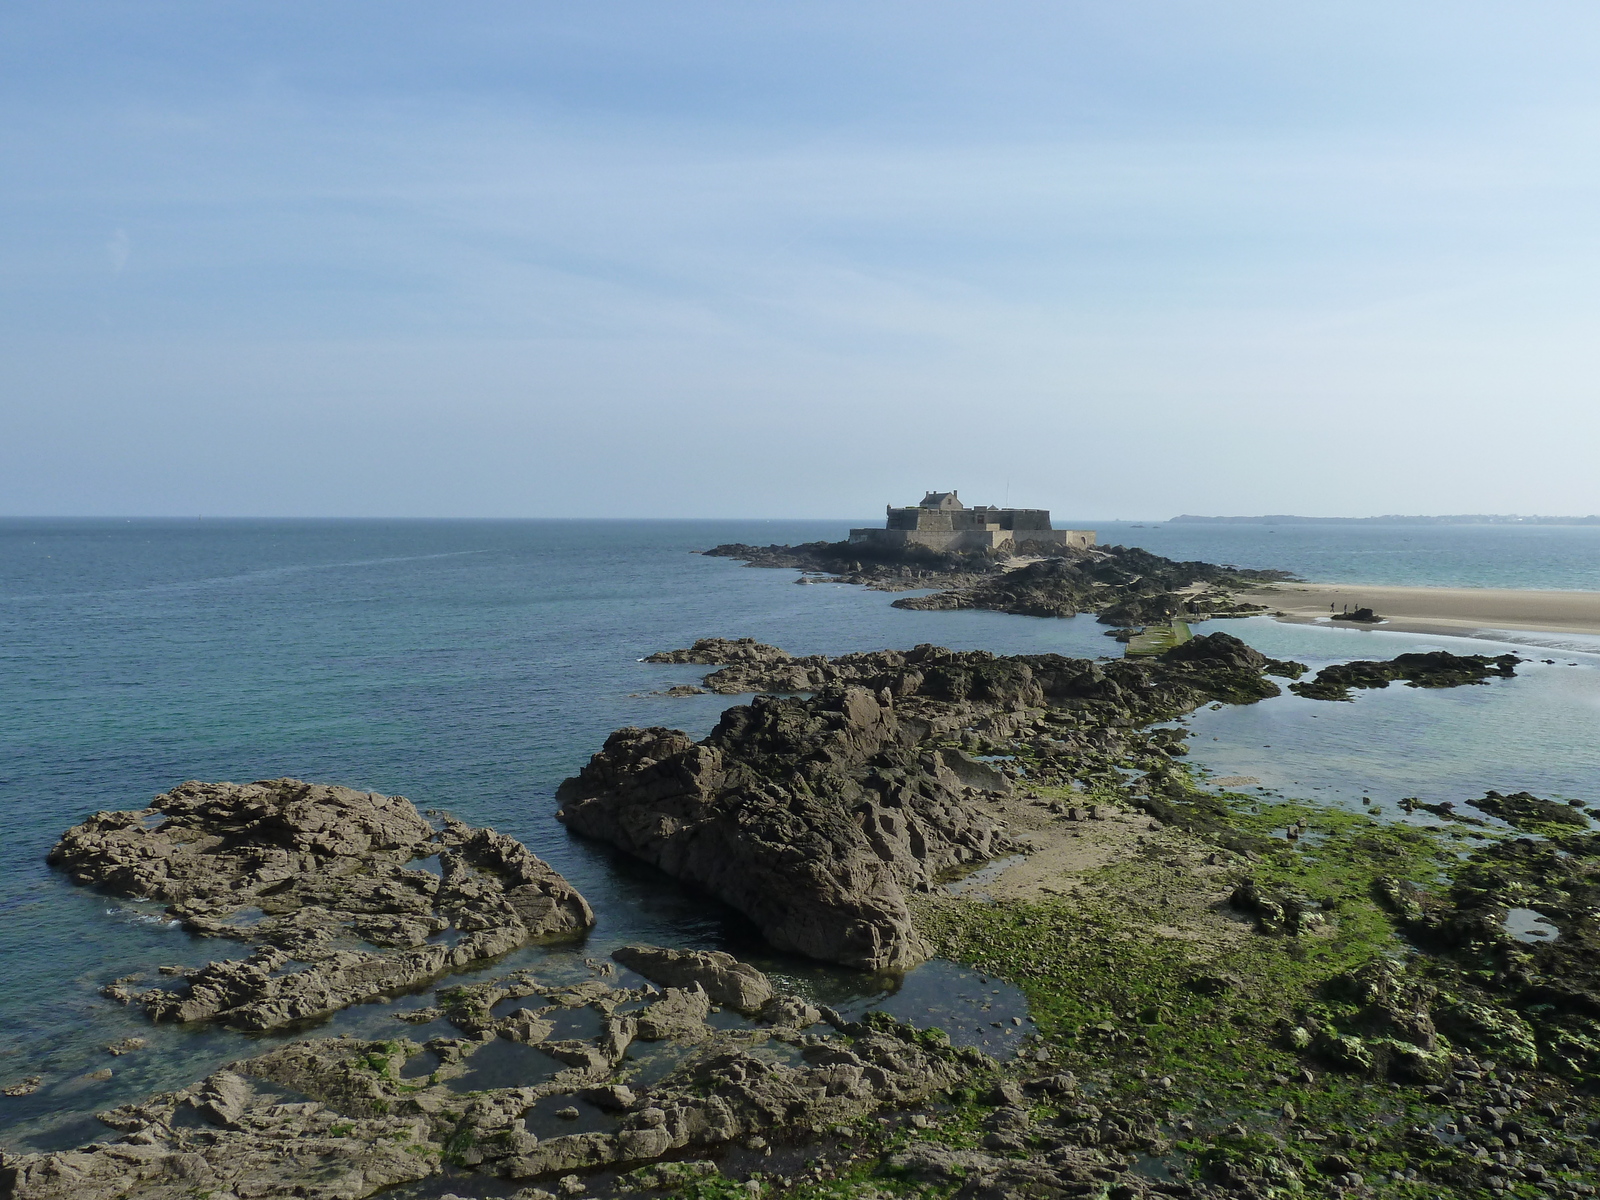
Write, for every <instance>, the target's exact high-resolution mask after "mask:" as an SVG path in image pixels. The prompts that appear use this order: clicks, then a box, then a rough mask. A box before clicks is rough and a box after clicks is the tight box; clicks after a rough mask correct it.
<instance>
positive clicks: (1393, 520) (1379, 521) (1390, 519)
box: [1167, 513, 1600, 525]
mask: <svg viewBox="0 0 1600 1200" xmlns="http://www.w3.org/2000/svg"><path fill="white" fill-rule="evenodd" d="M1167 523H1168V524H1170V525H1600V516H1597V515H1593V514H1591V515H1590V516H1587V517H1523V516H1518V515H1517V514H1515V513H1460V514H1456V515H1453V516H1444V517H1407V516H1400V515H1397V514H1390V515H1388V516H1382V517H1296V516H1290V515H1287V514H1278V515H1273V516H1266V517H1199V516H1195V515H1194V514H1193V513H1184V514H1183V515H1182V516H1181V517H1173V518H1172V519H1171V520H1170V521H1168V522H1167Z"/></svg>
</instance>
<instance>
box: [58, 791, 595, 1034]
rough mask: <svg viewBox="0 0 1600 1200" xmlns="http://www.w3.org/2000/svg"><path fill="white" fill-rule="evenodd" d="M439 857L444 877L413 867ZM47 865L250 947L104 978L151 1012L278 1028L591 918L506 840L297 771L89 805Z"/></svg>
mask: <svg viewBox="0 0 1600 1200" xmlns="http://www.w3.org/2000/svg"><path fill="white" fill-rule="evenodd" d="M433 856H437V857H438V861H439V865H440V871H439V873H434V872H432V871H429V870H420V869H416V868H414V867H413V866H412V865H411V864H413V863H414V862H416V861H418V860H426V859H429V858H431V857H433ZM49 861H50V862H51V863H52V865H54V866H56V867H58V868H60V869H61V870H63V871H66V872H67V873H68V874H70V875H71V876H72V878H73V879H74V880H75V881H76V882H78V883H80V884H90V885H94V886H96V887H100V888H102V889H104V890H106V891H109V892H113V893H116V894H119V895H124V896H134V897H139V898H143V899H150V900H159V901H164V902H166V903H167V904H168V905H169V909H168V911H169V912H170V913H171V914H172V915H174V916H175V917H177V918H179V919H180V920H181V921H182V922H183V925H184V928H186V929H187V930H188V931H189V932H190V933H193V934H197V935H199V936H202V937H221V938H227V939H230V940H232V941H237V942H243V943H246V944H248V945H251V946H254V947H255V950H254V952H253V953H252V954H250V955H248V956H247V957H244V958H241V959H232V960H219V961H216V962H211V963H208V964H206V965H204V966H202V967H199V968H195V969H183V970H182V972H181V975H180V976H179V978H180V979H181V981H182V982H181V983H180V985H179V986H178V987H177V988H171V989H169V988H153V989H150V990H147V991H143V992H135V991H134V990H133V989H132V988H131V987H130V986H128V984H127V983H126V982H125V981H118V982H117V983H116V984H114V985H112V986H110V987H108V988H107V989H106V994H107V995H109V996H112V997H113V998H116V999H121V1000H124V1001H134V1002H138V1003H140V1004H142V1005H143V1006H144V1007H145V1009H146V1010H147V1011H148V1012H149V1013H150V1015H151V1016H152V1018H154V1019H156V1020H170V1021H202V1020H218V1021H222V1022H225V1023H227V1024H229V1025H232V1026H235V1027H237V1028H242V1029H257V1030H260V1029H274V1028H278V1027H280V1026H283V1025H286V1024H289V1023H291V1022H295V1021H301V1020H306V1019H308V1018H313V1017H318V1016H322V1015H325V1014H327V1013H330V1012H333V1011H336V1010H337V1009H340V1008H343V1007H345V1006H346V1005H349V1004H354V1003H357V1002H360V1001H364V1000H370V999H373V998H375V997H377V996H380V995H383V994H385V993H387V992H391V991H394V990H397V989H401V988H406V987H410V986H413V985H415V984H417V983H420V982H423V981H425V980H428V979H431V978H433V977H435V976H438V975H441V974H443V973H445V972H447V971H451V970H459V969H460V968H463V967H466V966H469V965H471V964H473V963H477V962H481V961H483V960H484V959H488V958H492V957H494V956H496V955H500V954H504V953H506V952H507V951H509V950H513V949H515V948H516V947H517V946H520V945H522V944H523V943H525V942H527V941H530V940H533V939H548V938H555V937H563V936H569V935H572V934H576V933H579V932H581V931H582V930H584V929H586V928H588V927H589V926H590V925H592V924H593V923H594V914H593V913H592V912H591V911H590V909H589V905H588V904H587V903H586V902H585V901H584V899H583V897H582V896H580V895H579V894H578V892H577V890H576V889H574V888H573V887H572V886H571V885H570V884H568V883H567V881H566V880H565V879H563V878H562V877H561V876H560V875H559V874H557V873H556V872H555V871H554V870H553V869H552V868H551V867H550V866H548V865H547V864H546V863H544V862H543V861H541V860H540V859H539V858H537V857H535V856H534V855H533V854H532V853H530V852H529V851H528V849H527V848H526V847H525V846H523V845H522V844H521V843H520V842H518V841H516V840H515V839H513V838H509V837H506V836H505V835H504V834H500V833H496V832H495V831H494V830H492V829H473V828H470V827H468V826H466V825H464V824H462V823H461V822H459V821H453V820H446V822H445V827H444V828H443V829H442V830H439V831H437V832H436V831H435V830H434V828H433V827H432V826H431V825H430V824H429V823H428V822H427V821H426V820H424V819H423V817H422V816H421V814H419V813H418V812H417V810H416V809H415V808H414V807H412V805H411V804H410V802H409V801H407V800H406V799H404V798H403V797H400V796H381V795H378V794H376V793H371V792H357V791H353V790H351V789H350V788H342V787H329V786H325V785H322V784H310V783H302V782H300V781H299V780H293V779H274V780H266V781H263V782H260V783H253V784H233V783H197V782H191V783H186V784H183V785H182V786H181V787H177V788H174V789H173V790H172V791H170V792H167V793H165V794H164V795H161V796H158V797H156V799H155V801H154V802H153V803H152V805H151V807H150V808H148V809H144V810H142V811H138V812H101V813H96V814H95V815H94V816H93V817H91V818H89V820H87V821H85V822H84V823H83V824H81V825H78V826H75V827H74V828H72V829H69V830H68V831H67V832H66V833H65V834H64V835H63V836H62V839H61V841H60V842H59V843H58V844H57V845H56V847H55V848H54V849H53V850H52V851H51V852H50V856H49ZM451 930H454V931H455V933H456V934H457V935H459V936H458V940H456V941H455V942H454V944H451V943H449V942H447V941H446V940H445V935H446V934H447V933H448V932H449V931H451ZM356 940H359V941H364V942H366V943H368V944H369V945H372V946H374V947H377V949H375V950H372V951H368V950H358V949H351V948H348V946H349V943H350V942H351V941H356ZM340 942H343V943H344V945H340V944H339V943H340Z"/></svg>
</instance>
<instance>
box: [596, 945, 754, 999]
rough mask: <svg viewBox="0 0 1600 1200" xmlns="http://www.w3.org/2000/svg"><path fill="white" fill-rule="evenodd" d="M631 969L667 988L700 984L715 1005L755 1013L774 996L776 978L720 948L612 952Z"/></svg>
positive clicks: (642, 948) (625, 948)
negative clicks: (772, 978)
mask: <svg viewBox="0 0 1600 1200" xmlns="http://www.w3.org/2000/svg"><path fill="white" fill-rule="evenodd" d="M611 957H612V958H614V959H616V960H617V961H618V962H619V963H621V964H622V965H623V966H625V967H627V968H628V969H629V970H632V971H636V972H638V973H639V974H640V975H643V976H644V977H645V978H646V979H648V980H650V982H651V983H659V984H661V985H662V986H663V987H687V986H688V985H689V984H694V983H698V984H699V985H700V986H701V988H703V989H704V990H705V993H706V995H708V996H710V997H711V1001H712V1003H713V1004H726V1005H728V1006H729V1007H730V1008H737V1009H740V1010H741V1011H743V1012H754V1011H756V1010H757V1009H759V1008H760V1007H761V1006H762V1005H763V1004H765V1003H766V1002H767V1001H768V1000H770V999H772V981H771V980H769V979H768V978H767V977H766V976H765V975H763V974H762V973H761V972H760V971H758V970H756V969H755V968H754V967H752V966H750V965H749V964H747V963H742V962H740V961H739V960H738V959H737V958H735V957H733V955H731V954H724V953H722V952H721V951H719V950H664V949H662V948H661V947H659V946H623V947H621V948H619V949H617V950H613V951H612V952H611Z"/></svg>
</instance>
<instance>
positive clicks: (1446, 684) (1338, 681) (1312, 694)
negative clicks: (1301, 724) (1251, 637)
mask: <svg viewBox="0 0 1600 1200" xmlns="http://www.w3.org/2000/svg"><path fill="white" fill-rule="evenodd" d="M1521 661H1523V660H1522V659H1520V658H1518V657H1517V656H1516V655H1515V654H1500V655H1496V656H1494V657H1490V656H1489V655H1487V654H1451V653H1450V652H1449V651H1448V650H1430V651H1428V652H1427V653H1425V654H1397V655H1395V656H1394V657H1393V658H1391V659H1384V660H1379V661H1375V662H1374V661H1365V660H1363V661H1358V662H1347V663H1336V664H1334V665H1333V666H1331V667H1323V668H1322V670H1320V671H1318V672H1317V675H1316V678H1314V679H1309V680H1306V681H1305V682H1304V683H1296V684H1291V685H1290V690H1291V691H1293V692H1294V693H1295V694H1296V695H1299V696H1304V697H1306V699H1308V700H1350V699H1352V698H1353V697H1352V696H1351V695H1350V689H1351V688H1386V687H1388V686H1389V684H1390V683H1391V682H1393V681H1395V680H1404V681H1405V682H1406V684H1407V686H1409V687H1416V688H1450V687H1460V686H1462V685H1463V684H1470V683H1488V682H1489V680H1490V679H1491V678H1496V677H1498V678H1501V679H1509V678H1511V677H1512V676H1514V675H1515V674H1516V673H1517V670H1516V668H1517V664H1518V663H1519V662H1521Z"/></svg>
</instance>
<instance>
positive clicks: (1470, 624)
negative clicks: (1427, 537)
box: [1245, 583, 1600, 636]
mask: <svg viewBox="0 0 1600 1200" xmlns="http://www.w3.org/2000/svg"><path fill="white" fill-rule="evenodd" d="M1245 595H1246V598H1248V599H1249V600H1251V601H1252V602H1253V603H1256V604H1265V605H1266V606H1267V607H1268V608H1270V609H1272V610H1273V611H1274V612H1278V613H1280V614H1281V619H1283V620H1286V621H1300V622H1310V621H1315V620H1318V619H1319V618H1320V619H1322V620H1327V618H1328V617H1329V616H1330V615H1331V614H1332V613H1335V612H1340V611H1342V610H1343V609H1344V607H1345V606H1346V605H1348V606H1349V607H1350V608H1351V609H1352V610H1354V609H1357V608H1370V609H1372V610H1373V611H1374V612H1376V613H1377V614H1378V615H1379V616H1380V617H1383V618H1385V620H1384V623H1383V624H1381V625H1355V624H1354V623H1351V625H1352V627H1354V628H1357V629H1389V630H1396V631H1399V632H1402V633H1435V634H1454V635H1456V636H1470V635H1472V634H1474V633H1478V632H1480V631H1486V630H1497V629H1506V630H1526V631H1529V632H1535V633H1587V634H1595V635H1600V592H1536V591H1520V590H1515V589H1511V588H1440V587H1383V586H1369V585H1366V584H1358V583H1280V584H1273V585H1272V586H1270V587H1264V588H1258V589H1256V590H1255V591H1252V592H1248V593H1245ZM1330 605H1331V606H1332V607H1331V609H1330V607H1329V606H1330ZM1336 624H1338V625H1340V626H1344V625H1345V624H1346V622H1343V621H1339V622H1336Z"/></svg>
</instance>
